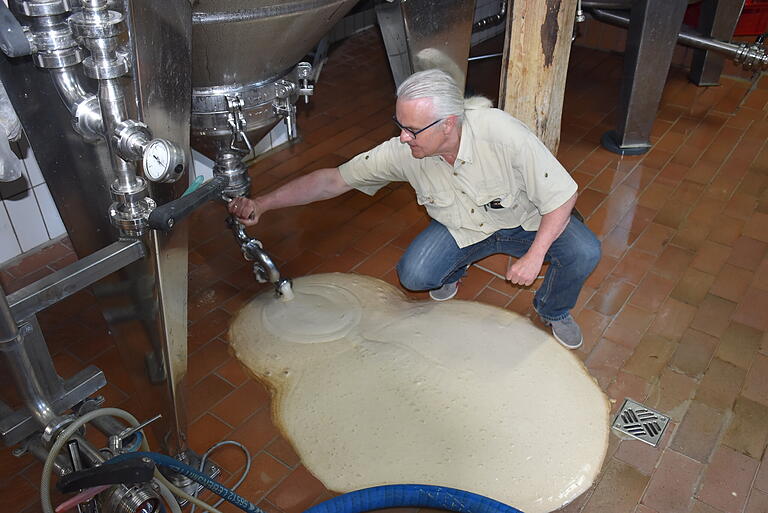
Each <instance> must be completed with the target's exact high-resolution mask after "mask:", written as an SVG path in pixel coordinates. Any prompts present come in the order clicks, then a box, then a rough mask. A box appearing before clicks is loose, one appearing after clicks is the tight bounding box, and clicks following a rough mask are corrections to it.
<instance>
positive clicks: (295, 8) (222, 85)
mask: <svg viewBox="0 0 768 513" xmlns="http://www.w3.org/2000/svg"><path fill="white" fill-rule="evenodd" d="M354 4H355V0H293V1H282V2H281V1H277V0H259V1H254V0H228V1H221V0H199V1H196V2H194V13H193V40H194V43H195V44H194V45H193V67H192V70H193V76H192V85H193V86H194V93H193V108H192V111H193V117H192V136H193V139H192V143H193V145H194V147H195V149H196V150H198V151H200V152H201V153H203V154H205V155H207V156H209V157H210V158H212V159H214V160H215V159H216V156H217V154H218V153H219V151H222V150H232V149H235V150H236V149H239V148H245V149H246V152H249V151H250V149H251V143H253V144H255V143H257V142H258V141H259V140H260V139H261V138H262V137H263V136H264V135H266V134H267V133H268V132H269V131H270V130H271V129H272V128H273V127H274V126H275V125H276V124H277V123H278V122H279V121H280V120H281V119H283V118H284V117H286V116H289V117H290V116H291V114H292V110H293V108H294V107H293V104H295V103H296V99H297V97H298V95H300V94H302V93H304V94H311V91H310V90H309V88H307V87H302V86H301V85H300V83H301V82H302V78H301V77H298V76H297V70H295V69H294V68H295V66H296V64H297V63H298V62H299V61H300V60H301V59H302V58H303V57H304V56H305V55H306V54H307V53H309V51H310V50H312V48H313V47H314V46H315V45H316V44H317V42H318V41H319V40H320V39H321V38H322V37H323V36H324V35H325V34H326V32H328V31H329V30H330V29H331V28H332V27H333V25H334V24H335V23H336V22H337V21H338V20H340V19H341V18H342V17H343V16H344V14H346V12H347V11H348V10H349V9H350V8H352V6H354ZM276 41H286V42H288V43H287V44H280V45H276V44H275V42H276ZM235 48H249V49H251V50H250V51H245V52H237V51H233V49H235ZM304 83H306V81H304ZM286 85H288V87H290V88H292V90H291V91H288V92H287V94H286V91H285V86H286ZM281 99H283V100H285V101H283V102H281V101H280V100H281ZM233 105H235V106H236V107H234V108H233ZM238 105H239V106H238ZM235 125H236V126H235ZM289 127H290V124H289ZM233 135H234V138H233ZM233 139H236V140H237V141H239V144H237V145H236V143H235V140H233Z"/></svg>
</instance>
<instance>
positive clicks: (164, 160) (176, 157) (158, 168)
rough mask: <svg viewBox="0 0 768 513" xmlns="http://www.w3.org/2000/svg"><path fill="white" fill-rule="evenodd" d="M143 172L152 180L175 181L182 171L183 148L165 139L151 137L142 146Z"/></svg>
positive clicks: (183, 163) (183, 162)
mask: <svg viewBox="0 0 768 513" xmlns="http://www.w3.org/2000/svg"><path fill="white" fill-rule="evenodd" d="M143 162H144V173H145V176H146V177H147V178H148V179H149V180H151V181H153V182H175V181H176V180H178V179H179V177H180V176H181V175H182V174H183V173H184V168H185V164H186V157H185V155H184V150H182V149H181V148H179V147H178V146H177V145H176V144H174V143H172V142H171V141H166V140H165V139H153V140H151V141H150V142H149V143H148V144H147V146H146V147H145V148H144V157H143Z"/></svg>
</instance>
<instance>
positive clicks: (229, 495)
mask: <svg viewBox="0 0 768 513" xmlns="http://www.w3.org/2000/svg"><path fill="white" fill-rule="evenodd" d="M142 457H145V458H149V459H150V460H152V461H153V462H154V463H155V464H156V465H159V466H161V467H166V468H168V469H171V470H173V471H174V472H178V473H179V474H182V475H185V476H187V477H188V478H190V479H192V480H193V481H195V482H197V483H200V484H201V485H203V486H205V487H206V488H208V489H209V490H211V491H212V492H214V493H215V494H217V495H219V496H220V497H221V498H223V499H225V500H227V501H229V502H231V503H232V504H234V505H235V506H237V507H238V508H240V509H242V510H243V511H247V512H248V513H264V512H263V510H261V509H260V508H258V507H257V506H255V505H253V504H252V503H251V502H250V501H248V500H247V499H244V498H243V497H241V496H240V495H238V494H237V493H235V492H234V491H232V490H230V489H228V488H227V487H225V486H223V485H221V484H220V483H218V482H216V481H214V480H213V479H211V478H209V477H208V476H206V475H205V474H203V473H202V472H200V471H198V470H197V469H195V468H193V467H190V466H189V465H186V464H184V463H182V462H180V461H179V460H177V459H175V458H171V457H170V456H166V455H165V454H159V453H154V452H134V453H129V454H121V455H120V456H116V457H114V458H112V459H111V460H109V463H117V462H120V461H125V460H127V459H131V458H142ZM395 507H417V508H436V509H443V510H447V511H455V512H457V513H522V512H521V511H520V510H518V509H515V508H513V507H511V506H507V505H506V504H503V503H501V502H499V501H496V500H494V499H490V498H488V497H483V496H482V495H478V494H476V493H472V492H466V491H464V490H457V489H455V488H447V487H443V486H433V485H417V484H404V485H386V486H376V487H373V488H366V489H364V490H358V491H355V492H350V493H346V494H344V495H340V496H338V497H335V498H333V499H330V500H327V501H325V502H323V503H321V504H318V505H317V506H313V507H311V508H309V509H308V510H306V511H305V512H304V513H363V512H366V511H370V510H374V509H384V508H395Z"/></svg>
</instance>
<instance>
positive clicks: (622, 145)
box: [603, 0, 688, 153]
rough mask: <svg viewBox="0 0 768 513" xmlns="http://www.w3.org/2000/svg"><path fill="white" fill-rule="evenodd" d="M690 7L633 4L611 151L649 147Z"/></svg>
mask: <svg viewBox="0 0 768 513" xmlns="http://www.w3.org/2000/svg"><path fill="white" fill-rule="evenodd" d="M687 5H688V3H687V1H686V0H674V1H669V0H637V1H636V2H634V3H633V4H632V9H631V11H630V21H629V31H628V34H627V44H626V49H625V52H624V74H623V78H622V85H621V92H620V95H619V107H618V109H617V118H618V124H617V128H616V130H615V132H613V133H609V134H610V135H609V134H606V137H604V140H603V142H604V146H606V147H607V148H608V149H610V150H611V151H615V152H617V153H623V152H633V153H637V152H642V151H644V150H646V149H647V148H649V147H650V134H651V128H652V126H653V122H654V120H655V119H656V111H657V109H658V107H659V102H660V100H661V93H662V91H663V89H664V84H665V82H666V77H667V70H668V69H669V65H670V63H671V61H672V52H673V51H674V48H675V44H676V42H677V34H678V32H679V31H680V26H681V25H682V22H683V14H684V13H685V8H686V6H687Z"/></svg>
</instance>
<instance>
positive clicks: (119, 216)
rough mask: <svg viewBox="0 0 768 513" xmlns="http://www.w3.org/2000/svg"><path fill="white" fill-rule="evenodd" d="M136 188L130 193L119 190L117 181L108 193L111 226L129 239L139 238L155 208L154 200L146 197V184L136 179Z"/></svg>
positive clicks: (138, 178)
mask: <svg viewBox="0 0 768 513" xmlns="http://www.w3.org/2000/svg"><path fill="white" fill-rule="evenodd" d="M136 183H137V187H136V189H135V190H132V191H123V190H121V189H120V186H119V184H118V181H117V180H115V182H113V183H112V186H111V187H110V193H111V194H112V199H114V200H115V201H114V203H112V205H110V207H109V217H110V221H111V222H112V225H113V226H114V227H115V228H117V229H118V230H120V233H121V234H123V235H126V236H129V237H140V236H141V235H143V234H144V231H145V230H146V227H147V220H148V218H149V214H151V213H152V211H153V210H154V209H155V207H157V203H155V200H153V199H152V198H150V197H149V196H147V182H145V181H144V179H143V178H141V177H136Z"/></svg>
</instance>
